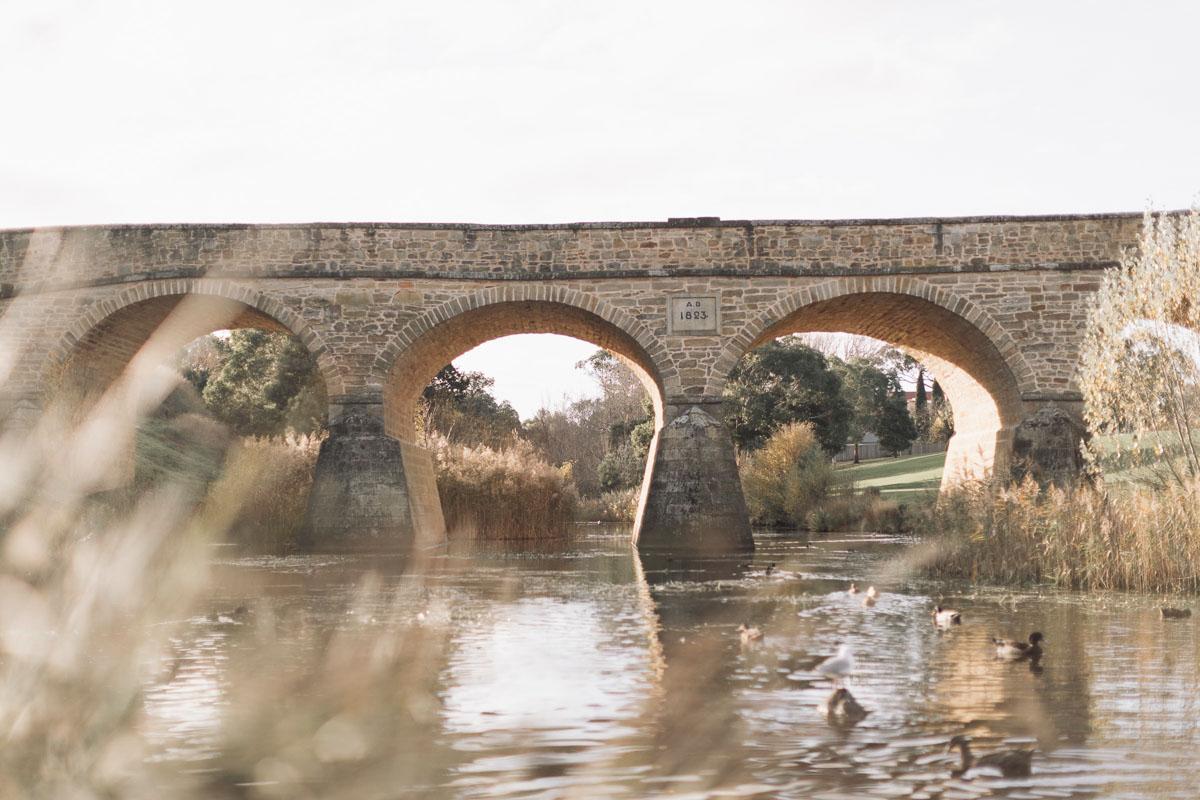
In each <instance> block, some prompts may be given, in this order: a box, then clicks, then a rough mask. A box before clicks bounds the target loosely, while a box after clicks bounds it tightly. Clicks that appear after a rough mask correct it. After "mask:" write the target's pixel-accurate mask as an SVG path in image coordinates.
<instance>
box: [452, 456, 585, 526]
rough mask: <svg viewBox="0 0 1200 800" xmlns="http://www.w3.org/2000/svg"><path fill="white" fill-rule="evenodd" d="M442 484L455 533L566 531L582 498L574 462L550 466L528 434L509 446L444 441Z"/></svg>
mask: <svg viewBox="0 0 1200 800" xmlns="http://www.w3.org/2000/svg"><path fill="white" fill-rule="evenodd" d="M437 484H438V493H439V494H440V495H441V498H442V513H443V514H444V515H445V518H446V529H447V531H449V533H450V535H451V536H466V537H472V538H478V539H544V538H552V537H558V536H563V535H565V534H566V531H567V527H568V526H569V525H570V524H571V522H572V521H574V519H575V512H576V508H577V506H578V502H579V499H578V496H577V495H576V493H575V487H574V484H573V482H572V480H571V468H570V466H569V465H566V466H562V467H554V466H551V465H550V464H548V463H546V462H545V461H544V460H542V458H541V457H540V456H539V455H538V454H537V451H535V450H534V448H533V445H531V444H530V443H529V442H526V441H523V440H516V441H514V442H513V443H512V444H511V445H510V446H509V447H508V448H507V449H505V450H493V449H491V448H490V447H485V446H479V447H461V446H456V445H451V444H448V443H446V442H445V441H442V442H441V443H440V444H439V445H438V447H437Z"/></svg>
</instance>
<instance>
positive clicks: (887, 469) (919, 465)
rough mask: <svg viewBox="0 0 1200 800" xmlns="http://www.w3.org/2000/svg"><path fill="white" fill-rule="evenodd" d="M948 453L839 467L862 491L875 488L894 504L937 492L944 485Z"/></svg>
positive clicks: (875, 460)
mask: <svg viewBox="0 0 1200 800" xmlns="http://www.w3.org/2000/svg"><path fill="white" fill-rule="evenodd" d="M945 465H946V454H945V453H930V454H929V455H925V456H901V457H900V458H876V459H872V460H871V461H863V462H861V463H858V464H847V465H845V466H839V467H838V471H839V472H842V473H844V474H846V475H847V476H849V477H850V479H851V480H853V481H854V483H855V485H856V486H858V487H859V488H860V489H865V488H867V487H869V486H873V487H875V488H877V489H879V491H880V492H882V493H883V495H884V496H885V497H888V498H890V499H893V500H900V501H907V500H913V499H915V498H916V497H917V496H919V495H922V494H925V493H927V492H929V491H934V492H936V491H937V490H938V487H939V486H940V485H941V483H942V467H944V466H945Z"/></svg>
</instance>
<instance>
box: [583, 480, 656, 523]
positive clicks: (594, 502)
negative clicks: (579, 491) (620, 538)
mask: <svg viewBox="0 0 1200 800" xmlns="http://www.w3.org/2000/svg"><path fill="white" fill-rule="evenodd" d="M641 493H642V489H641V487H640V486H631V487H629V488H628V489H618V490H616V491H612V492H605V493H604V494H602V495H600V496H599V497H586V498H583V499H581V500H580V501H579V511H578V512H577V514H576V518H577V519H579V520H581V521H583V522H612V523H616V524H628V523H632V522H633V520H634V517H636V516H637V505H638V498H639V497H640V496H641Z"/></svg>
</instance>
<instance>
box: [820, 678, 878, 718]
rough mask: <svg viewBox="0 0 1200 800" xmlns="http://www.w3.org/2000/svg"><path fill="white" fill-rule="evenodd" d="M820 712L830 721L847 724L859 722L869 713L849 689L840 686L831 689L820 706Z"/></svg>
mask: <svg viewBox="0 0 1200 800" xmlns="http://www.w3.org/2000/svg"><path fill="white" fill-rule="evenodd" d="M821 712H822V713H823V714H824V715H825V716H826V717H827V718H828V719H829V721H830V722H835V723H841V724H848V725H853V724H855V723H858V722H861V721H862V720H863V719H865V718H866V716H867V715H868V714H870V713H871V712H870V711H867V710H866V709H865V708H863V707H862V704H861V703H859V702H858V700H856V699H855V697H854V695H852V694H850V690H849V689H846V688H841V687H839V688H837V689H834V690H833V694H831V695H829V699H827V700H826V701H825V703H824V704H823V705H822V706H821Z"/></svg>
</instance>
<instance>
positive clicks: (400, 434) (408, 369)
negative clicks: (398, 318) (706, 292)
mask: <svg viewBox="0 0 1200 800" xmlns="http://www.w3.org/2000/svg"><path fill="white" fill-rule="evenodd" d="M521 333H555V334H560V335H563V336H570V337H573V338H575V339H580V340H582V341H585V342H589V343H591V344H594V345H596V346H597V347H602V348H604V349H606V350H608V351H610V352H612V353H613V354H614V355H615V356H617V358H619V359H620V360H621V361H622V362H623V363H624V364H625V365H626V366H628V367H629V368H630V369H631V370H632V371H633V372H634V374H635V375H637V376H638V378H639V380H640V381H641V382H642V385H643V386H644V387H645V388H646V392H647V394H648V395H649V396H650V399H651V401H652V402H653V404H654V409H655V416H656V419H657V422H658V425H659V426H661V425H662V416H663V403H664V398H665V397H666V396H667V394H668V393H669V391H670V390H671V388H672V387H673V386H674V385H675V381H674V377H675V374H676V373H675V369H674V368H673V366H672V365H671V361H670V357H669V355H668V353H667V351H666V349H665V348H664V347H663V346H662V344H661V343H660V342H659V341H658V340H657V339H656V338H655V337H654V336H652V335H651V334H650V332H649V331H648V330H647V329H646V328H645V327H644V326H643V325H642V324H641V323H640V322H639V321H637V320H636V319H634V318H633V317H631V316H629V315H628V314H626V313H625V312H623V311H621V310H620V309H617V308H613V307H612V306H608V305H606V304H603V303H601V302H599V301H597V300H596V299H595V298H594V297H590V296H588V295H585V294H583V293H581V292H577V291H574V290H571V289H563V288H560V287H543V286H532V287H524V286H518V287H503V288H501V287H497V288H493V289H488V290H485V291H483V292H479V293H476V294H473V295H469V296H467V297H463V298H459V299H456V300H452V301H450V302H447V303H444V304H443V305H441V306H438V307H436V308H433V309H431V310H429V311H426V312H425V313H424V314H422V315H421V316H420V317H418V318H416V319H414V320H412V321H411V322H409V323H408V324H407V325H405V326H404V328H403V329H402V330H401V331H400V332H399V333H398V334H397V335H396V336H395V337H394V338H393V339H392V340H391V341H390V342H389V343H388V344H387V345H386V346H385V347H384V348H383V350H382V351H381V352H380V354H379V356H378V358H377V359H376V362H375V370H374V371H375V372H376V374H378V375H382V376H384V378H383V387H382V388H383V405H384V409H383V413H384V420H385V426H386V430H387V432H388V433H389V434H390V435H392V436H395V437H396V438H398V439H402V440H412V438H413V419H414V417H415V414H416V410H417V404H418V402H419V400H420V396H421V392H422V391H423V390H424V388H425V387H426V386H427V385H428V384H429V382H430V381H431V380H433V378H434V376H435V375H437V373H438V371H439V370H440V369H441V368H442V367H444V366H446V365H447V364H449V363H450V362H451V361H453V360H454V359H455V358H457V357H458V356H460V355H462V354H463V353H465V352H467V351H468V350H470V349H472V348H474V347H476V346H478V345H480V344H483V343H485V342H488V341H491V340H493V339H499V338H501V337H504V336H512V335H515V334H521Z"/></svg>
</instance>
